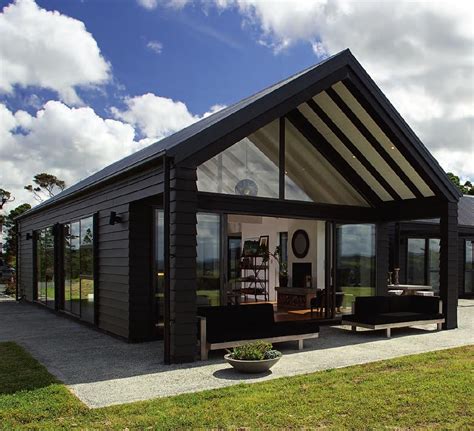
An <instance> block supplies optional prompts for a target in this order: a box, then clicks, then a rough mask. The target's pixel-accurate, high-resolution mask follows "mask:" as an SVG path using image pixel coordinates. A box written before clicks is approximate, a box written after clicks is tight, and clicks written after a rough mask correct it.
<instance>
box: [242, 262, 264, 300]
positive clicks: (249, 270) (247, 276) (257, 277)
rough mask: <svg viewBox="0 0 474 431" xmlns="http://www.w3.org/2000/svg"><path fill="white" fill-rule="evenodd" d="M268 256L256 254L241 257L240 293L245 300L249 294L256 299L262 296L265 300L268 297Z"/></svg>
mask: <svg viewBox="0 0 474 431" xmlns="http://www.w3.org/2000/svg"><path fill="white" fill-rule="evenodd" d="M268 263H269V262H268V256H266V255H263V254H261V255H260V254H257V255H252V256H245V257H242V259H241V260H240V271H241V278H240V283H241V288H240V293H241V294H242V295H244V298H245V301H247V298H248V296H249V295H253V296H254V297H255V301H258V297H259V296H263V297H264V300H265V301H268V298H269V289H268V286H269V279H268V278H269V265H268Z"/></svg>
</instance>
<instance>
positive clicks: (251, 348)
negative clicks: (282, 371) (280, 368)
mask: <svg viewBox="0 0 474 431" xmlns="http://www.w3.org/2000/svg"><path fill="white" fill-rule="evenodd" d="M279 356H281V353H280V352H279V351H278V350H274V349H273V346H272V345H271V344H270V343H266V342H264V341H256V342H254V343H248V344H244V345H242V346H238V347H234V348H233V349H232V351H231V352H230V357H231V358H232V359H238V360H241V361H259V360H263V359H274V358H277V357H279Z"/></svg>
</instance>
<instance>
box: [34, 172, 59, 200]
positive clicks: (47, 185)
mask: <svg viewBox="0 0 474 431" xmlns="http://www.w3.org/2000/svg"><path fill="white" fill-rule="evenodd" d="M33 183H34V184H35V185H33V184H28V185H27V186H25V190H28V191H29V192H31V193H33V195H34V197H35V199H36V200H37V201H38V202H43V201H44V199H45V198H46V199H48V198H52V197H53V196H54V195H56V194H57V193H59V192H62V191H63V190H64V189H65V188H66V183H65V182H64V181H63V180H60V179H59V178H58V177H56V176H55V175H52V174H47V173H46V172H42V173H40V174H36V175H35V176H34V178H33Z"/></svg>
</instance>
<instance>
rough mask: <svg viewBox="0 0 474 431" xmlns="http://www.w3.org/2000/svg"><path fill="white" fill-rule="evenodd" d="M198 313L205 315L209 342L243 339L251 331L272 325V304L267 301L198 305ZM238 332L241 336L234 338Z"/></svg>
mask: <svg viewBox="0 0 474 431" xmlns="http://www.w3.org/2000/svg"><path fill="white" fill-rule="evenodd" d="M198 315H199V316H203V317H206V330H207V339H208V340H209V341H210V342H218V341H217V340H222V341H233V340H244V339H246V338H247V337H248V334H249V333H252V331H255V330H267V329H268V328H270V327H271V326H272V325H273V305H272V304H268V303H265V304H248V305H227V306H219V307H200V308H199V309H198ZM226 334H229V335H226ZM239 334H244V335H242V337H243V338H236V337H240V336H241V335H239ZM245 334H246V335H245ZM228 337H231V338H228ZM212 340H216V341H212Z"/></svg>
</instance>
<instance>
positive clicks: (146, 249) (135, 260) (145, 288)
mask: <svg viewBox="0 0 474 431" xmlns="http://www.w3.org/2000/svg"><path fill="white" fill-rule="evenodd" d="M129 214H130V304H129V305H130V308H129V312H130V338H131V339H132V340H134V341H140V340H147V339H151V338H153V336H154V332H155V327H154V308H155V305H154V285H153V278H152V274H153V271H152V269H153V251H152V247H153V209H152V206H151V205H150V204H149V203H146V202H134V203H132V204H131V205H130V213H129Z"/></svg>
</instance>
